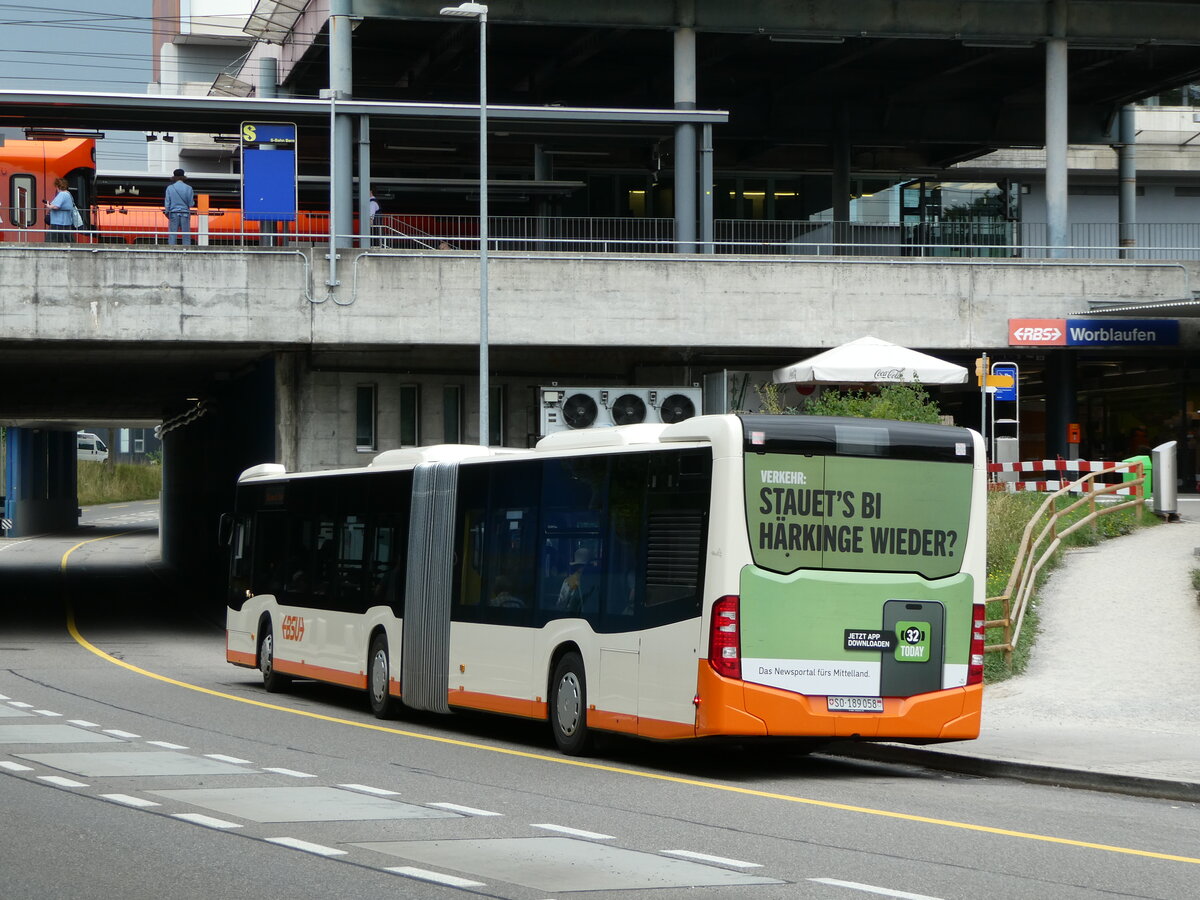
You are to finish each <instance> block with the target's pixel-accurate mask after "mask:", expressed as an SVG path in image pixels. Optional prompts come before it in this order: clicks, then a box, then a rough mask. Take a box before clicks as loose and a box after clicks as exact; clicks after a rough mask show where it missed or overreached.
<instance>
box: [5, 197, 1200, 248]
mask: <svg viewBox="0 0 1200 900" xmlns="http://www.w3.org/2000/svg"><path fill="white" fill-rule="evenodd" d="M85 218H86V220H87V224H86V225H85V227H84V228H83V229H80V230H78V231H75V232H73V237H74V241H73V242H74V243H89V244H90V243H100V244H119V243H123V244H131V245H139V244H150V245H162V244H168V243H169V235H168V229H167V220H166V217H165V216H164V215H163V214H162V211H161V209H158V208H154V207H136V206H129V207H122V206H95V207H92V208H91V209H90V210H88V211H87V215H86V217H85ZM488 225H489V228H488V233H489V241H488V248H489V250H492V251H496V252H512V253H540V252H559V253H610V254H612V253H655V254H666V253H678V252H680V251H687V252H689V253H700V254H711V255H716V256H733V255H737V256H796V257H813V256H816V257H833V258H843V257H845V258H849V259H856V258H895V257H913V258H918V259H995V260H1022V259H1024V260H1041V259H1049V258H1058V257H1066V258H1069V259H1086V260H1109V259H1118V258H1126V259H1134V260H1172V261H1183V260H1200V223H1161V224H1156V223H1146V222H1140V223H1137V224H1136V225H1135V226H1134V232H1135V241H1136V245H1135V246H1133V247H1127V248H1124V249H1122V248H1121V247H1119V246H1118V244H1119V235H1118V226H1117V225H1116V224H1115V223H1081V224H1077V225H1073V226H1072V227H1071V231H1070V243H1069V245H1068V246H1066V247H1050V246H1049V245H1048V244H1047V243H1046V226H1045V225H1042V224H1038V223H1015V222H995V221H990V220H980V221H950V222H940V223H927V224H919V223H918V224H910V223H896V222H891V223H888V222H881V223H863V222H833V221H808V220H805V221H772V220H760V219H718V220H716V221H715V222H714V229H713V237H712V239H711V240H709V241H689V242H680V241H678V240H676V237H675V220H674V219H670V218H622V217H602V216H601V217H597V216H557V217H556V216H489V217H488ZM272 228H274V232H275V233H269V232H271V230H272ZM191 230H192V243H193V244H196V245H200V246H205V245H207V246H228V247H242V248H247V249H250V248H254V247H258V246H276V247H277V246H281V245H296V244H298V245H303V246H312V245H321V244H327V243H328V241H329V214H328V213H327V212H308V211H304V210H301V211H300V212H299V213H298V214H297V215H296V218H295V221H291V222H281V223H278V225H275V226H272V225H270V224H269V223H261V222H252V221H243V220H242V217H241V213H240V212H239V211H238V210H223V209H213V210H210V211H208V212H207V213H204V214H194V215H193V216H192V219H191ZM48 234H49V233H48V232H47V230H46V229H45V228H44V226H43V227H37V228H17V227H14V226H12V225H11V223H10V224H8V225H0V240H3V241H8V242H40V241H45V239H46V237H47V236H48ZM345 241H346V243H348V244H349V245H350V246H365V245H366V244H367V242H366V241H364V240H363V239H361V238H360V237H359V236H358V235H357V234H354V235H347V236H346V238H345ZM370 244H371V245H372V246H374V247H377V248H383V249H391V250H402V251H416V252H420V251H435V250H464V251H473V252H478V250H479V219H478V217H477V216H466V215H464V216H459V215H419V214H383V215H380V216H378V217H377V218H376V219H375V221H374V223H373V224H372V228H371V241H370Z"/></svg>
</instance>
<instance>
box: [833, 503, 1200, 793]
mask: <svg viewBox="0 0 1200 900" xmlns="http://www.w3.org/2000/svg"><path fill="white" fill-rule="evenodd" d="M1180 513H1181V521H1179V522H1171V523H1167V524H1164V525H1159V526H1157V527H1151V528H1146V529H1143V530H1141V531H1139V532H1136V533H1134V534H1131V535H1127V536H1125V537H1121V538H1115V539H1113V540H1109V541H1105V542H1104V543H1102V544H1099V545H1097V546H1095V547H1089V548H1086V549H1081V550H1073V551H1070V552H1068V554H1067V555H1066V557H1065V559H1064V561H1063V564H1062V565H1061V566H1060V567H1059V568H1058V569H1057V570H1056V571H1055V572H1054V573H1053V574H1052V575H1051V576H1050V578H1049V579H1048V580H1047V582H1046V584H1045V586H1044V587H1043V588H1042V590H1041V591H1040V596H1041V598H1042V599H1041V604H1040V606H1039V612H1040V615H1041V633H1040V634H1039V636H1038V640H1037V646H1036V647H1035V649H1034V652H1033V656H1032V658H1031V660H1030V663H1029V667H1028V669H1027V670H1026V671H1025V673H1024V674H1022V675H1020V676H1018V677H1016V678H1011V679H1009V680H1008V681H1004V682H1001V683H1000V684H997V685H995V686H994V687H988V688H987V689H986V691H985V693H984V700H983V728H982V731H981V734H980V737H979V739H978V740H976V741H965V742H957V743H950V744H935V745H931V746H928V747H907V746H903V745H896V744H887V745H855V746H854V747H853V748H846V747H845V745H842V746H839V747H838V748H837V752H839V753H841V752H842V751H843V750H845V751H846V753H845V755H853V756H856V757H862V758H871V759H880V760H890V761H895V762H910V763H913V764H916V765H922V766H929V767H933V768H940V769H950V770H954V771H962V772H970V773H974V774H980V775H1000V776H1008V777H1014V778H1021V779H1023V780H1029V781H1038V782H1044V783H1052V784H1063V785H1070V786H1073V787H1084V788H1090V789H1094V790H1107V791H1116V792H1120V793H1130V794H1139V795H1144V796H1152V797H1167V798H1171V799H1178V800H1191V801H1200V602H1197V592H1196V590H1195V589H1194V588H1193V587H1192V586H1191V571H1192V569H1194V568H1200V556H1197V555H1196V550H1197V548H1200V500H1184V501H1182V502H1181V503H1180Z"/></svg>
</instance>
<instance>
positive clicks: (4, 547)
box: [0, 538, 33, 700]
mask: <svg viewBox="0 0 1200 900" xmlns="http://www.w3.org/2000/svg"><path fill="white" fill-rule="evenodd" d="M32 540H33V538H25V540H23V541H13V542H12V543H11V544H10V543H8V541H5V542H4V544H2V545H0V553H3V552H4V551H5V550H11V549H12V548H13V547H19V546H21V544H28V543H29V542H30V541H32ZM3 699H5V700H7V699H8V698H7V697H5V698H3Z"/></svg>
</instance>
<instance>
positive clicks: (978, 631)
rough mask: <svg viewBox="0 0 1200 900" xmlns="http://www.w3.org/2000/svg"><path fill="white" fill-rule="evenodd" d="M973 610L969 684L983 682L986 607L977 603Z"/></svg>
mask: <svg viewBox="0 0 1200 900" xmlns="http://www.w3.org/2000/svg"><path fill="white" fill-rule="evenodd" d="M971 609H972V612H971V660H970V664H969V665H968V666H967V684H983V631H984V627H983V623H984V622H985V621H986V620H987V614H986V613H985V612H984V610H985V609H986V607H985V606H984V605H983V604H982V603H976V604H975V605H974V606H973V607H972V608H971Z"/></svg>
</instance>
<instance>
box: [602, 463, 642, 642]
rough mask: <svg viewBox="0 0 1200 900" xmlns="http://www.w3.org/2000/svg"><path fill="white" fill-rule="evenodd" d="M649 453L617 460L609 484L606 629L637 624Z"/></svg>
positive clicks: (603, 626)
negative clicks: (609, 511) (609, 512)
mask: <svg viewBox="0 0 1200 900" xmlns="http://www.w3.org/2000/svg"><path fill="white" fill-rule="evenodd" d="M648 461H649V458H648V456H647V454H644V453H638V454H636V455H629V456H621V457H618V458H616V459H614V460H613V469H612V481H611V483H610V486H609V495H608V506H609V509H610V510H611V514H610V517H609V526H608V527H609V536H608V554H607V557H606V559H605V564H606V569H607V571H606V573H605V575H606V578H605V592H604V600H603V610H602V617H603V618H602V630H603V631H628V630H630V629H632V628H636V627H637V619H638V610H639V609H640V608H641V596H642V594H643V593H644V591H645V584H644V583H643V581H642V574H643V571H644V569H645V566H644V565H642V558H643V556H644V549H643V548H644V545H645V536H644V529H645V520H646V478H647V464H648Z"/></svg>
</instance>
